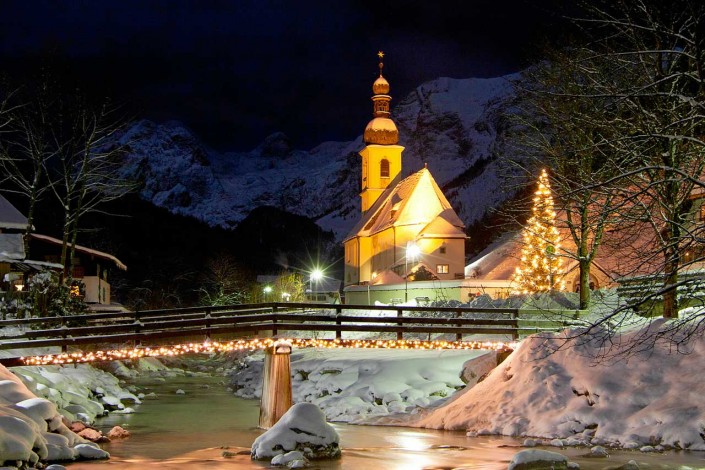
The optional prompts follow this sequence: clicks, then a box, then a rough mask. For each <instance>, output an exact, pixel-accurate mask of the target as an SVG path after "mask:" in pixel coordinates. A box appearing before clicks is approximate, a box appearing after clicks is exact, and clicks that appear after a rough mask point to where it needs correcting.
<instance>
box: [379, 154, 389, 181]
mask: <svg viewBox="0 0 705 470" xmlns="http://www.w3.org/2000/svg"><path fill="white" fill-rule="evenodd" d="M379 176H380V177H381V178H389V160H387V159H386V158H385V159H384V160H382V161H381V162H379Z"/></svg>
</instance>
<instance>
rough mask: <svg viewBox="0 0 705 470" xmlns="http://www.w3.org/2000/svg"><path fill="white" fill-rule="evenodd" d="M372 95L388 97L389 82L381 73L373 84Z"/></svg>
mask: <svg viewBox="0 0 705 470" xmlns="http://www.w3.org/2000/svg"><path fill="white" fill-rule="evenodd" d="M372 93H374V94H375V95H386V94H388V93H389V82H388V81H387V79H386V78H384V77H383V76H382V74H381V73H380V75H379V78H378V79H377V80H375V82H374V83H373V84H372Z"/></svg>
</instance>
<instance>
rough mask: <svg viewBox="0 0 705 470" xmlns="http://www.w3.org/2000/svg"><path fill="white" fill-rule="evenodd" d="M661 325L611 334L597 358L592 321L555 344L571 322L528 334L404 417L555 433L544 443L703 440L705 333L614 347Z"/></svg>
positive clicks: (696, 446)
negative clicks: (681, 343)
mask: <svg viewBox="0 0 705 470" xmlns="http://www.w3.org/2000/svg"><path fill="white" fill-rule="evenodd" d="M668 327H669V324H668V323H667V322H665V321H664V320H662V319H658V320H654V321H653V322H652V323H651V324H650V325H648V326H646V327H642V328H641V329H635V330H632V331H627V332H625V333H623V334H618V335H617V336H616V337H615V338H614V339H613V342H612V343H611V344H610V345H609V346H610V347H611V348H612V350H611V351H610V353H611V355H610V357H612V358H613V360H605V361H602V362H598V363H595V360H594V358H595V357H598V356H600V355H601V354H602V353H604V352H605V351H604V349H602V347H603V346H605V345H604V343H602V342H601V341H600V340H599V339H597V337H596V336H597V335H599V333H600V332H599V331H597V332H595V333H596V334H595V336H589V337H583V338H582V340H581V341H579V342H578V343H573V344H572V345H573V347H572V348H562V349H560V350H558V351H556V352H553V351H554V350H556V349H558V346H560V345H561V344H562V341H563V339H562V338H563V337H564V336H565V335H572V334H575V333H577V332H578V331H579V330H566V331H565V332H563V333H559V334H556V335H549V337H548V338H547V339H546V340H543V339H541V338H539V337H537V336H532V337H530V338H527V339H526V340H524V341H523V342H522V343H521V344H520V346H519V347H518V348H517V349H516V350H515V351H514V353H512V354H511V355H510V356H509V357H508V358H507V359H506V361H505V362H503V363H502V364H501V365H500V366H499V367H497V368H496V369H495V370H494V371H493V372H492V373H491V374H490V375H489V376H488V377H487V378H486V379H485V380H484V381H482V382H480V383H479V384H477V385H476V386H475V387H473V388H471V389H469V390H467V391H466V392H465V393H463V394H462V395H461V396H459V397H458V398H457V399H455V400H454V401H452V402H451V403H448V404H446V405H445V406H442V407H439V408H436V409H434V410H432V411H431V412H429V413H428V414H427V415H426V416H424V417H422V418H421V419H420V420H418V421H417V422H416V423H414V425H415V426H419V427H428V428H438V429H441V428H442V429H451V430H468V431H469V434H470V435H473V434H475V433H478V434H504V435H512V436H535V437H541V438H546V439H557V438H558V439H562V440H561V441H558V442H556V441H554V442H552V444H553V445H566V444H586V445H615V446H620V447H624V448H643V447H644V446H647V447H648V446H663V447H666V448H668V447H675V448H686V449H690V450H705V438H704V437H703V435H704V433H705V406H703V402H702V397H703V396H705V380H703V375H702V364H703V357H705V338H702V335H700V337H698V338H697V339H693V340H692V342H691V343H690V345H691V347H692V350H691V351H689V354H679V353H678V352H677V351H676V350H675V349H674V348H672V347H669V346H668V345H667V344H662V343H659V344H657V345H656V347H654V348H653V349H652V348H642V349H636V350H634V351H632V354H629V355H626V356H617V354H619V353H624V352H625V351H626V350H625V348H628V347H629V346H633V345H634V344H635V343H634V341H635V340H638V339H640V338H644V337H647V336H653V335H655V334H657V333H659V332H663V331H664V330H665V329H667V328H668ZM552 352H553V353H552ZM551 353H552V354H551ZM652 448H653V447H652ZM656 449H658V447H656Z"/></svg>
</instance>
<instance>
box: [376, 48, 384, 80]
mask: <svg viewBox="0 0 705 470" xmlns="http://www.w3.org/2000/svg"><path fill="white" fill-rule="evenodd" d="M377 57H379V76H380V77H381V76H382V69H383V68H384V62H382V59H384V52H382V51H379V52H378V53H377Z"/></svg>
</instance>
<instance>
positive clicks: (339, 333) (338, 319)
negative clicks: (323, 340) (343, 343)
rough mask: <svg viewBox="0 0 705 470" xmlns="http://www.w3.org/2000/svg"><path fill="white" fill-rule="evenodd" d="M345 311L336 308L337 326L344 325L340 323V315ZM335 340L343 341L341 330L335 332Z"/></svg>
mask: <svg viewBox="0 0 705 470" xmlns="http://www.w3.org/2000/svg"><path fill="white" fill-rule="evenodd" d="M342 311H343V309H342V308H341V307H335V324H336V325H338V326H339V325H342V324H343V322H342V321H340V314H341V313H342ZM335 339H343V332H342V331H341V330H340V329H337V330H335Z"/></svg>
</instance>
